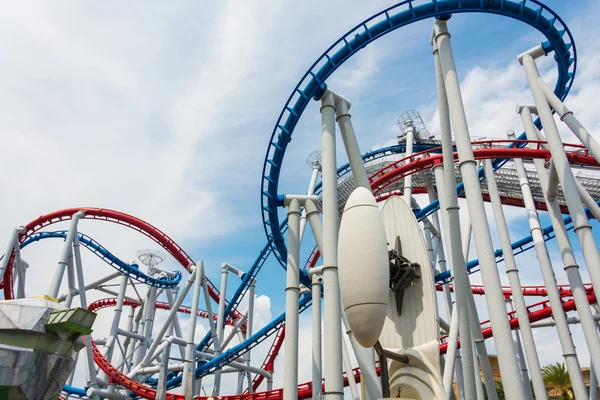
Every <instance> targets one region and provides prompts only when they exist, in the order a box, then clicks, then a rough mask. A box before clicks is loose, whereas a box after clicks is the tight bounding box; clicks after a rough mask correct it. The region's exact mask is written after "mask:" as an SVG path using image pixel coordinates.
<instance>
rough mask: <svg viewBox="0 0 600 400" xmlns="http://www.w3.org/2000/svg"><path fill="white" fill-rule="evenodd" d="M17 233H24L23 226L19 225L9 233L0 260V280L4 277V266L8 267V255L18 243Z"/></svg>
mask: <svg viewBox="0 0 600 400" xmlns="http://www.w3.org/2000/svg"><path fill="white" fill-rule="evenodd" d="M19 233H25V228H24V227H22V226H21V227H19V228H15V229H13V231H12V232H11V234H10V237H9V238H8V243H7V244H6V250H5V251H4V257H3V258H2V260H0V281H2V279H4V271H6V268H7V267H8V262H9V261H10V256H11V254H12V252H13V250H14V249H15V247H16V246H18V244H19Z"/></svg>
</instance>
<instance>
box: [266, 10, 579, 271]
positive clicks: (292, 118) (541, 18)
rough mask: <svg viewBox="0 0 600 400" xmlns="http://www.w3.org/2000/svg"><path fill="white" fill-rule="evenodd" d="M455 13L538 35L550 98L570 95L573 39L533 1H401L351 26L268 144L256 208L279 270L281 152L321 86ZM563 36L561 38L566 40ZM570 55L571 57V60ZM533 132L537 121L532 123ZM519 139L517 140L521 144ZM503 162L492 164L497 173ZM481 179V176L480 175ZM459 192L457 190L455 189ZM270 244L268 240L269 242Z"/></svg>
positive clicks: (314, 69)
mask: <svg viewBox="0 0 600 400" xmlns="http://www.w3.org/2000/svg"><path fill="white" fill-rule="evenodd" d="M456 13H488V14H497V15H502V16H505V17H509V18H512V19H516V20H518V21H521V22H523V23H525V24H527V25H529V26H531V27H532V28H534V29H536V30H538V31H539V32H541V33H542V34H543V35H544V36H545V37H546V39H547V41H546V42H545V43H543V47H544V50H545V51H546V53H548V52H550V51H554V55H555V57H554V60H555V61H556V66H557V69H558V79H557V82H556V86H555V88H554V93H555V94H556V95H557V96H558V97H559V98H560V99H561V100H564V98H565V97H566V96H567V94H568V93H569V90H570V88H571V86H572V84H573V79H574V76H575V72H576V69H577V55H576V54H577V52H576V48H575V42H574V40H573V37H572V35H571V33H570V31H569V29H568V27H567V26H566V24H565V23H564V21H563V20H562V19H561V18H560V16H558V15H557V14H556V13H555V12H554V11H552V10H551V9H550V8H548V7H547V6H546V5H544V4H543V3H541V2H540V1H538V0H528V1H517V0H486V1H482V0H431V1H430V2H428V3H425V4H418V5H417V4H416V1H413V0H405V1H402V2H400V3H398V4H396V5H394V6H392V7H389V8H387V9H385V10H383V11H381V12H379V13H377V14H375V15H373V16H371V17H370V18H368V19H366V20H364V21H363V22H361V23H360V24H358V25H356V26H355V27H354V28H352V29H351V30H350V31H348V32H347V33H346V34H344V35H343V36H342V37H341V38H340V39H338V40H337V41H336V42H335V43H333V44H332V45H331V46H330V47H329V48H328V49H327V50H326V51H325V52H324V53H323V54H322V55H321V56H320V57H319V58H318V59H317V60H316V61H315V62H314V63H313V64H312V65H311V67H310V68H309V69H308V71H307V72H306V73H305V74H304V75H303V76H302V78H301V79H300V81H299V83H298V84H297V85H296V87H295V88H294V90H293V91H292V93H291V95H290V96H289V98H288V100H287V102H286V104H285V105H284V106H283V109H282V110H281V112H280V114H279V117H278V118H277V122H276V123H275V127H274V128H273V131H272V133H271V137H270V139H269V145H268V146H267V152H266V155H265V160H264V164H263V171H262V181H261V208H262V213H263V214H262V216H263V225H264V229H265V234H266V235H267V237H268V238H272V243H273V247H274V251H275V253H276V255H277V259H278V260H279V262H280V263H281V264H282V265H283V264H284V260H285V259H286V254H287V248H286V245H285V242H284V238H283V235H282V233H281V231H280V230H279V229H278V228H279V226H280V222H279V216H278V213H277V207H278V206H279V205H280V204H279V201H278V194H279V193H278V187H279V176H280V174H281V168H282V165H283V161H284V156H285V152H286V149H287V146H288V144H289V142H290V141H291V138H292V134H293V132H294V129H295V127H296V125H297V123H298V121H299V119H300V117H301V116H302V114H303V112H304V110H305V109H306V107H307V105H308V103H309V102H310V101H311V99H313V98H315V99H318V98H320V97H321V95H322V94H323V93H324V91H325V89H326V84H325V81H326V80H327V78H328V77H329V76H331V74H332V73H333V72H334V71H335V70H337V68H339V67H340V66H341V65H342V64H343V63H344V62H346V61H347V60H348V59H350V58H351V57H352V56H353V55H355V54H356V53H358V52H359V51H360V50H361V49H363V48H364V47H366V46H367V45H368V44H370V43H372V42H374V41H375V40H377V39H379V38H381V37H383V36H384V35H386V34H388V33H390V32H392V31H395V30H396V29H399V28H402V27H404V26H408V25H410V24H412V23H415V22H418V21H421V20H424V19H428V18H433V17H439V16H447V15H451V14H456ZM565 35H566V36H565ZM571 52H572V55H571ZM536 122H537V124H538V127H539V125H540V123H539V121H536ZM523 138H524V135H523V134H522V135H520V136H519V139H523ZM502 163H503V161H502V159H500V160H497V162H495V163H494V165H495V167H496V168H498V167H499V166H501V165H502ZM480 174H481V175H483V170H480ZM458 189H459V191H461V190H462V185H459V187H458ZM437 207H439V203H437V202H434V203H432V204H430V205H429V206H427V207H424V208H423V210H422V212H421V213H420V214H419V217H423V216H426V215H428V213H431V212H433V211H435V210H436V209H437ZM269 241H271V239H269Z"/></svg>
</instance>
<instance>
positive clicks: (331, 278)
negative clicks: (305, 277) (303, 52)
mask: <svg viewBox="0 0 600 400" xmlns="http://www.w3.org/2000/svg"><path fill="white" fill-rule="evenodd" d="M335 139H336V138H335V106H334V96H333V94H332V93H325V96H324V97H323V98H322V99H321V144H322V172H321V176H322V178H321V179H322V188H323V191H322V193H323V194H322V199H323V249H322V257H323V268H324V270H323V284H324V291H325V306H324V307H325V308H324V319H325V321H324V329H325V341H324V344H323V348H324V352H323V353H324V360H323V361H324V364H325V393H324V395H325V398H326V399H328V400H341V399H343V397H344V387H343V381H342V344H341V340H342V327H341V324H340V320H341V318H342V307H341V300H340V285H339V280H338V262H337V251H338V228H339V221H338V208H337V207H338V203H337V167H336V146H335Z"/></svg>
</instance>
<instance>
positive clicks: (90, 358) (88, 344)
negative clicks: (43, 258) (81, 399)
mask: <svg viewBox="0 0 600 400" xmlns="http://www.w3.org/2000/svg"><path fill="white" fill-rule="evenodd" d="M81 217H83V212H81V211H78V212H77V213H75V214H74V215H73V220H76V221H79V219H80V218H81ZM72 227H73V236H72V239H71V240H72V242H69V246H71V245H72V246H73V249H72V250H71V251H73V254H74V256H75V270H76V271H77V284H78V286H79V301H80V305H81V308H85V309H87V306H88V304H87V294H86V292H85V289H84V288H85V279H84V278H83V263H82V262H81V249H80V245H79V238H78V237H77V223H75V224H73V225H72ZM67 239H68V234H67ZM65 253H66V254H70V251H68V250H67V251H65V250H64V249H63V255H64V254H65ZM59 286H60V282H59ZM83 337H84V339H85V355H86V371H85V372H86V385H87V386H88V387H89V388H90V390H94V389H97V388H98V384H97V381H96V368H95V366H94V355H93V351H92V337H91V336H90V335H85V336H83ZM91 397H92V400H98V399H99V397H98V396H97V395H92V396H91Z"/></svg>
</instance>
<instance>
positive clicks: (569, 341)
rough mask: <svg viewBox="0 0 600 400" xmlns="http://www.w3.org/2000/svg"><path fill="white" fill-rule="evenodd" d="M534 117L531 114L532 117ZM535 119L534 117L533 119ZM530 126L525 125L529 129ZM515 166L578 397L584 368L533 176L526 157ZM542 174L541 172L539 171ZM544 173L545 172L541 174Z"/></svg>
mask: <svg viewBox="0 0 600 400" xmlns="http://www.w3.org/2000/svg"><path fill="white" fill-rule="evenodd" d="M530 119H531V118H530ZM532 123H533V121H532ZM527 129H528V127H527V126H526V127H525V130H526V131H527ZM513 161H514V163H515V168H516V170H517V174H518V177H519V182H520V184H521V192H522V194H523V202H524V204H525V210H526V213H527V219H528V221H529V228H530V232H531V236H532V238H533V244H534V246H535V252H536V256H537V259H538V262H539V264H540V269H541V271H542V278H543V280H544V285H546V291H547V293H548V300H549V301H550V306H551V307H552V316H553V318H554V320H555V321H556V331H557V333H558V339H559V342H560V345H561V349H562V352H563V357H564V359H565V364H566V366H567V370H568V372H569V376H570V378H571V385H572V386H573V391H574V393H575V396H576V397H580V398H583V397H581V396H583V394H584V393H585V392H586V390H585V384H584V382H583V377H582V375H581V368H580V366H579V360H578V359H577V353H576V352H575V345H574V344H573V338H572V337H571V332H570V331H569V326H568V325H567V320H566V316H565V313H564V311H563V309H562V301H561V299H560V294H559V292H558V287H557V286H556V278H555V276H554V271H553V270H552V262H551V261H550V256H549V255H548V249H547V248H546V242H545V241H544V236H543V234H542V227H541V225H540V221H539V219H538V215H537V211H536V209H535V203H534V201H533V196H532V195H531V188H530V187H529V180H528V179H527V175H526V172H525V167H524V166H523V160H521V159H519V158H515V159H514V160H513ZM538 176H540V175H539V174H538ZM541 176H543V175H541Z"/></svg>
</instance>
